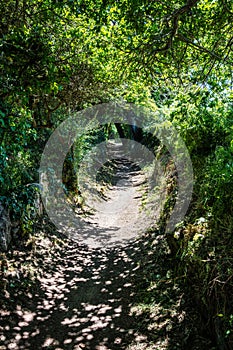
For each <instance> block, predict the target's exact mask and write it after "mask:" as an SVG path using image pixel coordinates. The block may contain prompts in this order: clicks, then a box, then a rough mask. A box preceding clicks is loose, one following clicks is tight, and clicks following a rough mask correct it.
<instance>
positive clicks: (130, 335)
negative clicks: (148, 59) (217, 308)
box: [0, 230, 211, 350]
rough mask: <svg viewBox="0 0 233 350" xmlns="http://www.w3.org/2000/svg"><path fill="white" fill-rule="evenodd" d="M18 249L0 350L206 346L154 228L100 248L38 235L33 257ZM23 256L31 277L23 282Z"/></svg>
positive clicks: (3, 313)
mask: <svg viewBox="0 0 233 350" xmlns="http://www.w3.org/2000/svg"><path fill="white" fill-rule="evenodd" d="M53 234H54V233H53ZM15 254H16V253H15ZM17 254H18V255H17V261H21V262H20V266H18V267H17V268H18V271H19V273H18V274H16V277H15V280H14V279H13V280H12V281H13V282H12V283H13V286H8V292H7V295H6V294H5V297H4V298H5V299H3V300H2V301H3V307H2V308H1V317H0V321H1V322H0V324H1V334H2V335H1V345H0V349H1V350H4V349H44V348H46V349H54V350H55V349H56V350H59V349H67V350H68V349H75V350H77V349H90V350H98V349H102V350H105V349H128V350H134V349H135V350H136V349H147V350H150V349H168V350H174V349H210V348H211V345H210V343H208V341H207V340H206V339H204V338H202V337H201V336H199V335H197V334H198V330H196V328H195V327H197V328H198V325H197V324H196V322H197V317H196V314H195V312H194V311H193V310H192V308H191V307H189V306H187V305H190V301H189V300H186V295H185V293H184V292H183V291H182V289H181V287H180V286H179V285H178V284H177V283H176V282H175V281H174V280H173V278H172V269H173V266H172V261H171V260H170V256H169V252H168V248H167V245H166V243H165V241H164V238H163V236H162V235H160V234H159V232H158V231H156V230H155V231H154V232H151V233H147V234H145V235H144V236H141V238H140V239H138V240H135V241H133V242H131V243H130V244H128V245H127V246H124V247H115V248H111V249H110V248H109V249H105V250H104V249H90V248H88V247H87V246H84V245H82V246H81V245H79V244H77V243H75V242H72V241H70V240H67V241H66V243H65V244H64V243H63V242H62V241H61V240H59V239H57V238H56V236H53V237H49V238H48V237H47V238H46V237H45V236H43V239H42V238H41V239H39V238H38V241H37V244H36V245H35V247H34V253H33V255H30V254H26V253H24V252H23V251H21V253H20V252H19V251H18V253H17ZM20 254H21V255H20ZM13 260H14V257H12V261H13ZM15 260H16V259H15ZM27 261H28V266H31V269H32V267H33V266H34V268H35V270H36V271H37V273H36V276H37V277H35V278H33V277H31V280H33V281H34V282H33V283H31V284H30V283H28V285H27V286H24V287H23V286H22V284H23V280H22V277H20V276H21V275H20V269H22V266H25V264H26V263H27ZM12 266H14V263H12ZM17 268H16V267H15V269H16V270H17ZM32 275H33V273H32Z"/></svg>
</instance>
